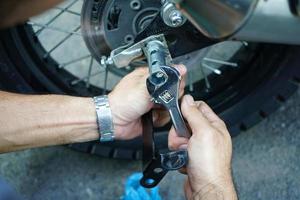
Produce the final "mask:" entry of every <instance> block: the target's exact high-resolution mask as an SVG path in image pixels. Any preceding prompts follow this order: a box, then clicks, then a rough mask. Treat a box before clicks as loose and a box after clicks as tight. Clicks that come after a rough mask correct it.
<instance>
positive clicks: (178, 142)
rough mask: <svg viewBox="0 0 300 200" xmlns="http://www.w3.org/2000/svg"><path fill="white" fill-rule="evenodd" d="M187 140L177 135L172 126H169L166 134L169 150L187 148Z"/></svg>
mask: <svg viewBox="0 0 300 200" xmlns="http://www.w3.org/2000/svg"><path fill="white" fill-rule="evenodd" d="M188 142H189V140H188V139H187V138H184V137H179V136H178V135H177V133H176V131H175V129H174V127H172V128H171V130H170V132H169V136H168V146H169V149H170V150H172V151H175V150H179V149H187V144H188Z"/></svg>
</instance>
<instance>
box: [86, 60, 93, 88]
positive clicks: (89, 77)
mask: <svg viewBox="0 0 300 200" xmlns="http://www.w3.org/2000/svg"><path fill="white" fill-rule="evenodd" d="M93 64H94V58H92V57H91V61H90V65H89V71H88V75H87V81H86V87H87V88H89V87H90V84H91V83H90V81H91V74H92V68H93Z"/></svg>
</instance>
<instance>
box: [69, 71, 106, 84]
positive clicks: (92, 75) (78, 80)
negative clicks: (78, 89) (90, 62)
mask: <svg viewBox="0 0 300 200" xmlns="http://www.w3.org/2000/svg"><path fill="white" fill-rule="evenodd" d="M102 73H104V71H98V72H95V73H93V74H91V75H90V76H85V77H83V78H80V79H76V80H74V81H72V82H71V85H72V86H74V85H77V84H78V83H80V82H82V81H87V79H88V78H92V77H95V76H98V75H100V74H102Z"/></svg>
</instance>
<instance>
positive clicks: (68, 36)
mask: <svg viewBox="0 0 300 200" xmlns="http://www.w3.org/2000/svg"><path fill="white" fill-rule="evenodd" d="M80 27H81V26H80V25H79V26H78V27H76V28H75V29H74V30H73V32H77V31H78V30H79V29H80ZM72 35H73V33H69V34H68V35H67V36H66V37H64V38H63V39H62V40H61V41H59V42H58V43H57V44H56V45H55V46H54V47H53V48H52V49H50V50H49V51H48V52H47V53H46V54H45V55H44V58H47V57H48V56H49V55H50V54H51V53H52V52H53V51H54V50H55V49H57V48H58V47H59V46H60V45H62V44H63V43H64V42H66V41H67V40H68V39H69V38H70V37H71V36H72Z"/></svg>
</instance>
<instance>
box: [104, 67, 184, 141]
mask: <svg viewBox="0 0 300 200" xmlns="http://www.w3.org/2000/svg"><path fill="white" fill-rule="evenodd" d="M175 68H176V69H177V70H178V71H179V73H180V75H181V77H182V80H181V83H180V96H182V95H183V93H184V87H185V81H184V79H185V74H186V68H185V66H183V65H176V66H175ZM148 71H149V70H148V68H139V69H136V70H135V71H133V72H132V73H130V74H128V75H127V76H125V77H124V78H123V79H122V80H121V81H120V83H119V84H118V85H117V86H116V87H115V88H114V90H113V91H112V92H111V93H110V94H109V95H108V98H109V102H110V107H111V110H112V115H113V121H114V128H115V137H116V139H117V140H129V139H133V138H135V137H137V136H139V135H141V133H142V122H141V116H142V115H144V114H146V113H147V112H149V111H150V110H151V109H152V108H153V107H154V104H153V103H152V102H151V97H150V95H149V93H148V90H147V87H146V80H147V78H148V76H149V72H148ZM153 118H154V125H156V126H163V125H165V124H166V123H167V122H168V121H169V119H170V118H169V114H168V113H167V112H166V111H165V110H164V109H161V108H159V107H156V108H155V110H154V113H153Z"/></svg>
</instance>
